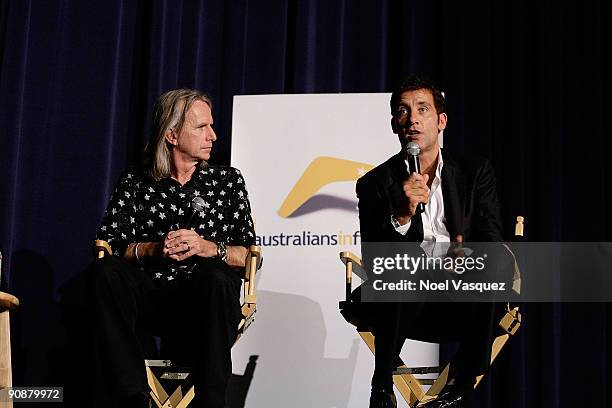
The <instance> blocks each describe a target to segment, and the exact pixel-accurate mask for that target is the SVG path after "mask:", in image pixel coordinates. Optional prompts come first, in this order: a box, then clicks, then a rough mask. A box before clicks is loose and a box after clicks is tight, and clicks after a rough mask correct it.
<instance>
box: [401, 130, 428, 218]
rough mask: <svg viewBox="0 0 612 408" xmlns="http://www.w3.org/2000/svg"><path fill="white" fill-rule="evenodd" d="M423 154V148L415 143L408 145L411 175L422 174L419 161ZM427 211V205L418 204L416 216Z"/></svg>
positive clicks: (407, 154) (407, 156)
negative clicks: (420, 155)
mask: <svg viewBox="0 0 612 408" xmlns="http://www.w3.org/2000/svg"><path fill="white" fill-rule="evenodd" d="M420 153H421V148H420V147H419V145H418V144H416V143H415V142H410V143H408V144H407V145H406V159H407V161H408V171H409V175H410V174H412V173H415V172H416V173H419V174H421V162H420V161H419V154H420ZM424 211H425V204H423V203H418V204H417V207H416V212H415V215H416V214H420V213H422V212H424Z"/></svg>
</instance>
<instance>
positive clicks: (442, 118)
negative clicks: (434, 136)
mask: <svg viewBox="0 0 612 408" xmlns="http://www.w3.org/2000/svg"><path fill="white" fill-rule="evenodd" d="M446 119H447V117H446V113H441V114H440V115H438V132H441V131H443V130H444V129H446Z"/></svg>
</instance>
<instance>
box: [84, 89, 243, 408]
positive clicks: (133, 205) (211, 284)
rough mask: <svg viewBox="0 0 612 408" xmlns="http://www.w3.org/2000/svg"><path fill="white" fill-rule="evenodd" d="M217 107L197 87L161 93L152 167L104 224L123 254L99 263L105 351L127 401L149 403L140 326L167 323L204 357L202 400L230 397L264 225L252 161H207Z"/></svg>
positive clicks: (149, 153) (100, 355) (113, 384)
mask: <svg viewBox="0 0 612 408" xmlns="http://www.w3.org/2000/svg"><path fill="white" fill-rule="evenodd" d="M211 108H212V104H211V101H210V99H209V98H208V97H207V96H205V95H204V94H202V93H200V92H198V91H194V90H190V89H177V90H172V91H169V92H166V93H164V94H163V95H162V96H161V97H160V98H159V100H158V102H157V105H156V107H155V111H154V115H153V123H152V135H151V139H150V140H149V142H148V144H147V146H146V148H145V161H144V166H142V168H139V169H129V170H127V171H126V172H125V173H124V174H123V175H122V176H121V178H120V180H119V182H118V184H117V187H116V189H115V192H114V193H113V195H112V198H111V200H110V203H109V205H108V207H107V210H106V213H105V215H104V218H103V220H102V223H101V226H100V229H99V231H98V233H97V239H101V240H105V241H107V242H108V243H109V244H110V246H111V247H112V251H113V256H109V257H105V258H104V259H102V260H100V261H98V262H96V263H95V265H94V267H93V269H94V288H95V310H96V316H97V324H96V327H97V329H96V330H97V331H96V358H97V361H98V362H99V364H98V366H99V367H98V368H99V371H98V372H99V374H100V375H102V380H103V382H104V383H105V385H106V386H107V387H109V388H110V389H112V390H113V396H114V398H115V399H116V401H117V404H118V406H120V407H128V406H129V407H140V406H142V407H146V406H148V399H147V395H148V392H147V391H148V385H147V380H146V375H145V369H144V358H145V357H144V353H143V351H142V347H141V345H140V343H139V340H138V333H139V332H141V331H144V332H150V333H153V334H158V333H156V329H157V330H160V328H163V329H164V330H165V331H170V332H175V333H177V334H178V335H179V337H178V338H176V339H174V340H173V341H172V343H173V344H174V345H175V346H177V345H178V347H174V351H175V352H181V351H183V352H184V354H181V353H179V355H178V357H179V358H182V359H184V360H187V362H188V363H190V364H191V365H192V366H193V367H194V373H193V376H194V384H195V393H196V397H195V399H194V404H196V406H197V407H214V408H222V407H223V406H224V402H225V391H226V387H227V383H228V380H229V378H230V376H231V347H232V344H233V342H234V341H235V339H236V335H237V326H238V322H239V321H240V318H241V311H240V287H241V276H240V274H239V272H240V270H241V268H243V267H244V265H245V258H246V254H247V248H248V246H250V245H253V244H254V243H255V232H254V229H253V221H252V218H251V213H250V204H249V200H248V196H247V191H246V188H245V183H244V179H243V177H242V175H241V173H240V171H239V170H237V169H235V168H232V167H217V166H210V165H208V163H207V161H208V160H209V158H210V153H211V149H212V146H213V143H214V142H215V141H216V140H217V135H216V134H215V131H214V130H213V127H212V126H213V117H212V111H211ZM175 357H176V355H175ZM200 390H204V391H202V392H198V391H200Z"/></svg>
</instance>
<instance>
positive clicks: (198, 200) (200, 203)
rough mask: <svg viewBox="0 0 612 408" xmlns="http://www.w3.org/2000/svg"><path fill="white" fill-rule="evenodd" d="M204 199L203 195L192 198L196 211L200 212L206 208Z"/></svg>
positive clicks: (193, 207) (192, 205) (192, 207)
mask: <svg viewBox="0 0 612 408" xmlns="http://www.w3.org/2000/svg"><path fill="white" fill-rule="evenodd" d="M204 204H205V203H204V199H203V198H202V197H193V199H192V200H191V209H192V210H193V211H194V212H199V211H202V210H204Z"/></svg>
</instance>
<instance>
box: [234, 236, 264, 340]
mask: <svg viewBox="0 0 612 408" xmlns="http://www.w3.org/2000/svg"><path fill="white" fill-rule="evenodd" d="M262 260H263V258H262V256H261V247H259V246H257V245H251V246H250V247H249V248H248V253H247V256H246V261H245V268H244V285H243V288H244V295H243V297H244V303H243V304H242V307H241V309H242V320H241V321H240V323H239V324H238V337H237V338H236V341H238V338H240V336H241V335H242V334H243V333H244V332H245V330H246V329H247V328H248V327H249V326H250V325H251V323H253V321H254V320H255V312H257V295H256V294H255V275H256V274H257V271H258V270H259V268H260V267H261V264H262Z"/></svg>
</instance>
